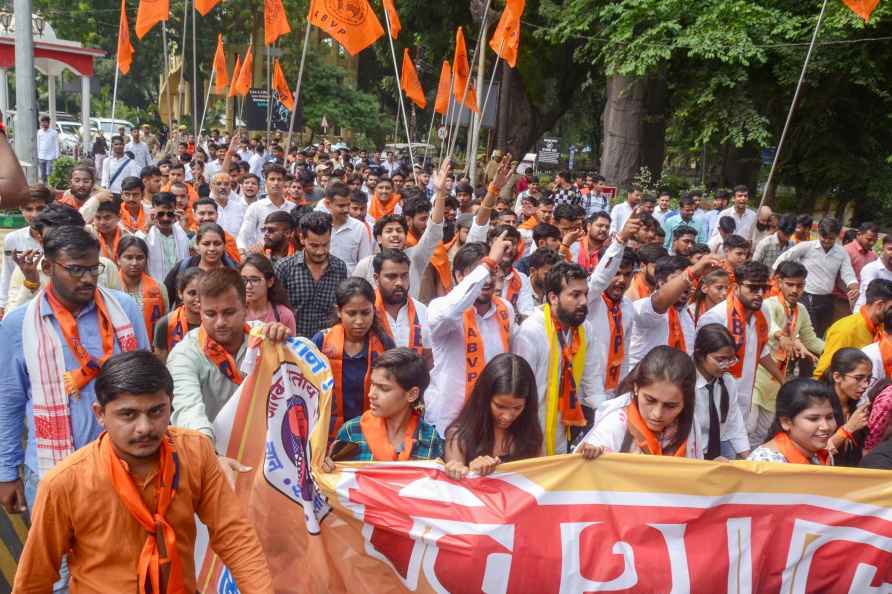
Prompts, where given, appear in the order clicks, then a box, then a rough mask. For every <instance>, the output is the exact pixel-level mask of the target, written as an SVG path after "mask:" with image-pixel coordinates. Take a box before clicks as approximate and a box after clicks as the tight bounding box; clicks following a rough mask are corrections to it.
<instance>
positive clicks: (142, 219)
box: [119, 204, 146, 233]
mask: <svg viewBox="0 0 892 594" xmlns="http://www.w3.org/2000/svg"><path fill="white" fill-rule="evenodd" d="M119 214H120V215H121V223H123V224H124V228H125V229H127V231H129V232H130V233H136V232H137V231H144V230H145V228H146V209H144V208H143V207H142V204H140V205H139V214H138V215H137V217H136V219H135V220H134V218H133V215H131V214H130V209H128V208H127V205H126V204H121V210H120V211H119Z"/></svg>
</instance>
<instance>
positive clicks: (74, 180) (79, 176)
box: [59, 165, 95, 210]
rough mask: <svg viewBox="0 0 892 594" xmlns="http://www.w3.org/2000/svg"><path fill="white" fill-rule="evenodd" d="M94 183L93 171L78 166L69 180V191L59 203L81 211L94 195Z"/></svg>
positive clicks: (73, 169)
mask: <svg viewBox="0 0 892 594" xmlns="http://www.w3.org/2000/svg"><path fill="white" fill-rule="evenodd" d="M94 182H95V179H94V177H93V170H92V169H90V168H89V167H85V166H83V165H78V166H76V167H74V168H72V170H71V175H70V176H69V178H68V189H67V190H65V193H64V194H63V195H62V198H60V199H59V202H61V203H62V204H67V205H68V206H70V207H71V208H76V209H78V210H80V209H81V208H82V207H83V206H84V204H85V203H86V202H87V199H89V198H90V194H92V193H93V184H94Z"/></svg>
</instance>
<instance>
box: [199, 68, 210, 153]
mask: <svg viewBox="0 0 892 594" xmlns="http://www.w3.org/2000/svg"><path fill="white" fill-rule="evenodd" d="M214 74H215V71H214V69H213V68H211V78H210V79H209V80H208V92H207V96H206V97H205V99H204V109H202V110H201V121H200V122H199V124H198V128H197V130H198V132H197V133H196V134H195V138H196V142H197V141H198V138H200V137H201V133H202V132H204V118H205V116H206V115H207V113H208V103H209V102H210V100H211V92H212V91H213V89H214Z"/></svg>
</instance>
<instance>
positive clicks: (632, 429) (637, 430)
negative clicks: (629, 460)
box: [626, 398, 688, 458]
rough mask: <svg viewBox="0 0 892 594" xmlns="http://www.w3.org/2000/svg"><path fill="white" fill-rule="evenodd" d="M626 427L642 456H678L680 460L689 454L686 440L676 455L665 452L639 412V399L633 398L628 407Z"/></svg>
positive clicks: (676, 451)
mask: <svg viewBox="0 0 892 594" xmlns="http://www.w3.org/2000/svg"><path fill="white" fill-rule="evenodd" d="M626 423H627V425H626V427H627V429H628V431H629V435H630V436H631V437H632V439H634V440H635V444H636V445H637V446H638V449H639V450H641V453H642V454H647V455H650V456H676V457H678V458H686V457H687V453H688V440H687V438H685V440H684V441H683V442H681V445H680V446H678V449H677V450H675V452H674V453H670V452H664V451H663V445H662V444H661V443H660V440H659V439H657V436H656V435H654V433H653V431H651V430H650V427H648V426H647V423H645V422H644V419H643V418H641V412H640V411H639V410H638V402H637V398H632V400H631V402H629V404H628V406H626Z"/></svg>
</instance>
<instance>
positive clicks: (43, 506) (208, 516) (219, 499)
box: [13, 427, 273, 594]
mask: <svg viewBox="0 0 892 594" xmlns="http://www.w3.org/2000/svg"><path fill="white" fill-rule="evenodd" d="M168 430H169V431H170V434H171V435H172V436H173V439H174V445H175V448H176V452H177V456H178V457H179V464H180V467H179V486H178V489H177V492H176V495H175V497H174V498H173V502H172V503H171V505H170V508H169V509H168V511H167V514H166V517H167V520H168V522H170V523H171V524H172V525H173V528H174V531H175V532H176V537H177V547H176V548H177V551H178V553H179V555H180V560H181V563H182V568H183V575H184V582H185V586H186V591H187V592H195V591H196V584H195V559H194V556H195V552H194V550H195V514H198V516H199V517H200V518H201V520H202V522H204V523H205V524H206V525H207V526H208V528H209V530H210V533H211V544H212V546H213V548H214V550H215V551H216V552H217V554H218V555H220V557H221V558H222V559H223V562H224V563H225V564H226V566H227V567H229V569H230V570H231V571H232V574H233V576H235V578H236V581H237V583H238V586H239V589H240V590H241V592H243V593H244V594H249V593H263V594H272V592H273V587H272V578H271V577H270V573H269V568H268V566H267V563H266V558H265V557H264V554H263V551H262V549H261V546H260V542H259V541H258V539H257V534H256V533H255V532H254V528H253V527H252V526H251V524H250V523H249V522H248V520H247V518H246V517H245V514H244V511H243V506H242V504H241V502H240V501H239V499H238V498H237V497H236V495H235V493H234V492H233V491H232V489H230V488H229V485H228V484H227V483H226V479H225V477H224V476H223V473H222V471H221V470H220V467H219V465H218V462H217V455H216V454H215V453H214V449H213V445H212V443H211V440H210V439H208V438H207V437H206V436H204V435H202V434H201V433H198V432H196V431H191V430H188V429H180V428H176V427H170V428H169V429H168ZM124 464H125V467H126V463H124ZM155 474H157V471H154V472H153V473H151V474H149V475H148V476H146V477H145V478H144V479H138V478H134V480H135V482H136V485H137V488H138V489H139V491H140V495H141V496H142V499H143V501H144V502H145V503H146V505H147V506H148V507H149V509H152V510H154V509H155V500H156V495H157V493H156V491H157V489H156V486H155V484H156V482H157V481H155V480H154V479H155ZM145 542H146V532H145V530H144V529H143V527H142V526H141V525H140V524H139V523H138V522H137V521H136V519H135V518H134V517H133V516H132V515H131V514H130V512H129V511H127V509H126V508H125V507H124V505H123V503H122V502H121V499H120V498H119V496H118V494H117V493H116V492H115V490H114V488H113V487H112V482H111V478H110V475H109V469H108V462H107V461H106V459H105V458H103V456H102V455H101V454H100V450H99V440H95V441H93V442H91V443H90V444H89V445H87V446H85V447H83V448H81V449H80V450H78V451H77V452H75V453H74V454H72V455H71V456H69V457H68V458H66V459H65V460H63V461H62V462H60V463H59V464H58V465H57V466H56V467H55V468H54V469H53V470H52V471H50V472H49V473H48V474H47V475H46V476H45V477H44V478H43V480H41V481H40V488H39V489H38V492H37V501H36V503H35V506H34V512H33V514H32V521H31V530H30V532H29V533H28V542H27V543H26V545H25V550H24V552H23V553H22V558H21V560H20V561H19V565H18V570H17V572H16V582H15V586H14V587H13V592H15V593H21V594H24V593H29V592H49V591H51V590H52V584H53V582H54V581H55V580H56V579H58V568H59V564H60V563H61V560H62V556H63V555H65V554H66V553H67V554H68V564H69V570H70V572H71V583H70V588H71V592H72V594H78V593H81V594H83V593H94V592H97V593H98V592H136V591H137V571H136V561H137V559H139V555H140V551H141V550H142V548H143V545H144V544H145ZM69 549H70V550H69Z"/></svg>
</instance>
